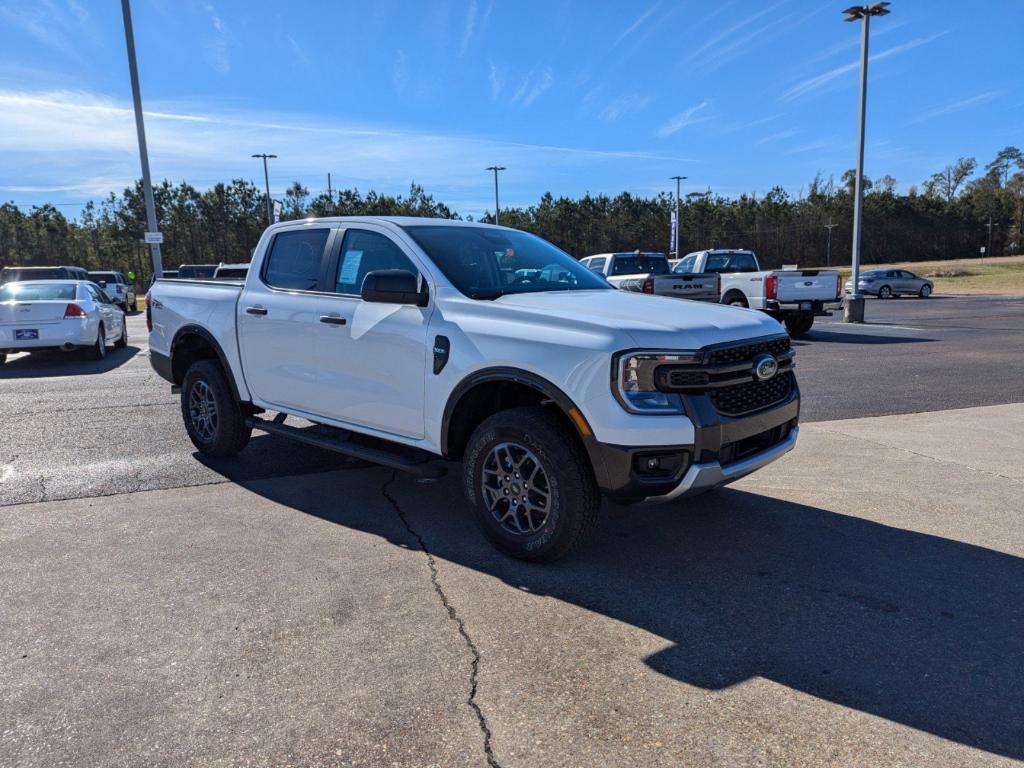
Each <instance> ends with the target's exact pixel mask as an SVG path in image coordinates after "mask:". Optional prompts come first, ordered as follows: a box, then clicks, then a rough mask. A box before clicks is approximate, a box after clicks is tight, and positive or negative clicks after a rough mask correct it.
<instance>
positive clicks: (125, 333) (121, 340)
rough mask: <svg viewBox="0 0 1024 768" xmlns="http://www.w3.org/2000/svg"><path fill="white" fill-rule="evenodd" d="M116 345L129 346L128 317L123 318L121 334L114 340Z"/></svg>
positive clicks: (118, 346) (120, 347)
mask: <svg viewBox="0 0 1024 768" xmlns="http://www.w3.org/2000/svg"><path fill="white" fill-rule="evenodd" d="M114 346H115V347H117V348H118V349H124V348H125V347H127V346H128V320H127V318H124V317H122V318H121V336H120V337H119V338H118V340H117V341H115V342H114Z"/></svg>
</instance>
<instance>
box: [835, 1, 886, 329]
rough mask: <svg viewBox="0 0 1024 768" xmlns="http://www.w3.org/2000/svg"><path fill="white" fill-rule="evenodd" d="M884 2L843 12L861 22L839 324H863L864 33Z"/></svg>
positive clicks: (865, 55) (865, 49)
mask: <svg viewBox="0 0 1024 768" xmlns="http://www.w3.org/2000/svg"><path fill="white" fill-rule="evenodd" d="M888 5H890V3H888V2H881V3H874V4H873V5H854V6H851V7H849V8H847V9H846V10H845V11H843V13H845V14H846V18H845V19H843V20H844V21H858V20H860V21H863V22H864V23H863V26H862V27H861V37H860V121H859V125H858V129H857V177H856V182H855V184H854V190H853V254H852V256H853V258H852V266H853V275H852V277H851V288H850V290H851V293H850V297H849V298H848V299H847V300H846V302H845V303H844V305H843V322H846V323H863V322H864V296H863V295H862V294H861V292H860V287H859V283H860V234H861V228H862V222H861V213H862V208H863V207H864V123H865V120H866V117H867V105H868V32H869V30H870V26H871V17H872V16H885V15H886V14H887V13H889V11H888V9H887V6H888Z"/></svg>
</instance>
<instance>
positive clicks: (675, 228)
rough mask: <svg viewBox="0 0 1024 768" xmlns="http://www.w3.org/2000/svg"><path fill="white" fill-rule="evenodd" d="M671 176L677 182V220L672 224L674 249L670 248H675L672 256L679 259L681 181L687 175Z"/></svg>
mask: <svg viewBox="0 0 1024 768" xmlns="http://www.w3.org/2000/svg"><path fill="white" fill-rule="evenodd" d="M669 178H670V179H675V182H676V220H675V222H674V223H673V224H672V245H673V246H674V249H673V248H670V249H669V250H674V255H673V257H672V258H674V259H678V258H679V182H681V181H682V180H683V179H686V178H687V177H686V176H670V177H669Z"/></svg>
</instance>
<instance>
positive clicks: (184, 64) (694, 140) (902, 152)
mask: <svg viewBox="0 0 1024 768" xmlns="http://www.w3.org/2000/svg"><path fill="white" fill-rule="evenodd" d="M850 2H851V0H845V1H841V2H832V1H831V0H777V1H776V2H772V1H771V0H758V1H757V2H755V1H754V0H732V1H731V2H729V1H723V2H718V1H717V0H674V1H669V0H661V1H658V2H647V0H633V1H632V2H621V1H619V2H602V1H601V0H544V2H534V0H516V1H515V2H513V1H512V0H361V2H349V1H347V0H346V1H344V2H343V1H341V0H336V1H330V0H322V1H321V2H300V1H299V0H291V1H289V0H274V2H264V0H244V2H243V1H242V0H215V1H214V0H211V1H210V2H205V1H203V0H133V1H132V13H133V17H134V25H135V38H136V46H137V50H138V60H139V71H140V77H141V84H142V98H143V105H144V109H145V111H146V131H147V138H148V143H149V150H150V166H151V169H152V175H153V178H154V180H160V179H165V178H166V179H169V180H171V181H172V182H179V181H183V180H184V181H188V182H190V183H191V184H193V185H195V186H196V187H198V188H200V189H205V188H207V187H209V186H210V185H212V184H214V183H216V182H218V181H228V180H230V179H232V178H244V179H247V180H252V181H254V182H256V183H258V184H260V185H262V183H263V178H262V176H263V172H262V165H260V163H259V161H258V160H253V159H252V158H251V155H252V154H253V153H256V152H271V153H274V154H277V155H278V159H276V160H272V161H271V165H270V180H271V192H272V194H273V195H275V196H280V195H281V194H282V193H283V190H284V189H285V188H286V187H287V186H288V185H289V184H291V182H293V181H300V182H301V183H302V184H304V185H305V186H307V187H308V188H309V189H310V191H311V192H312V193H313V194H316V193H319V192H320V191H323V190H326V187H327V174H328V173H331V176H332V183H333V186H334V188H335V189H337V188H344V187H355V188H358V189H359V190H360V191H362V192H366V191H368V190H370V189H375V190H377V191H378V192H385V193H389V194H400V193H405V192H407V190H408V188H409V185H410V183H411V182H414V181H415V182H417V183H419V184H422V185H423V186H424V187H425V188H426V190H427V192H429V193H431V194H433V195H434V196H435V198H437V199H439V200H441V201H443V202H445V203H447V204H448V205H449V206H451V207H452V208H454V209H455V210H456V211H458V212H459V213H461V214H463V215H473V216H479V215H481V214H482V213H484V212H486V211H489V210H492V209H493V179H492V177H491V175H490V173H489V172H487V171H486V170H484V169H485V168H486V167H487V166H490V165H494V164H498V165H503V166H506V167H507V169H508V170H506V171H504V172H503V173H502V176H501V195H502V201H501V203H502V205H503V206H504V205H524V206H525V205H529V204H532V203H535V202H536V201H537V200H538V199H539V198H540V196H541V195H542V194H543V193H544V192H546V191H550V192H551V193H552V194H554V195H555V196H556V197H557V196H559V195H568V196H578V195H582V194H584V193H586V192H590V193H593V194H598V193H605V194H609V195H614V194H618V193H619V192H622V191H628V192H631V193H634V194H638V195H645V196H649V195H655V194H657V193H658V192H660V191H670V190H673V189H674V182H672V181H670V180H669V177H670V176H673V175H676V174H679V175H683V176H687V177H688V178H687V180H686V181H684V182H683V193H684V194H685V193H687V192H691V191H706V190H708V189H711V190H712V191H713V192H715V193H718V194H722V195H726V196H738V195H740V194H743V193H754V194H764V193H765V192H767V191H768V190H770V189H771V188H772V187H773V186H776V185H778V186H781V187H783V188H784V189H785V190H786V191H787V192H789V193H791V194H793V195H799V194H800V193H801V191H802V190H805V189H806V187H807V185H808V182H809V181H810V180H811V179H812V178H813V177H814V176H815V174H817V173H819V172H820V173H821V174H822V175H823V176H825V177H826V178H827V177H829V176H830V175H834V176H835V178H836V179H838V178H839V177H840V176H841V175H842V173H843V171H845V170H846V169H848V168H851V167H853V165H854V164H855V154H856V135H857V104H858V95H857V89H858V82H859V45H860V25H859V23H858V24H852V23H844V22H843V21H842V14H841V10H842V9H843V8H844V7H846V6H847V5H848V4H849V3H850ZM891 10H892V13H891V14H890V15H888V16H885V17H881V18H876V19H874V20H873V21H872V26H871V49H870V57H871V58H870V66H869V80H870V87H869V106H868V128H867V145H866V160H865V173H866V175H867V176H868V177H869V178H870V177H878V176H881V175H883V174H888V175H891V176H893V177H895V178H896V180H897V182H898V188H899V189H900V190H906V189H907V188H909V187H910V186H911V185H913V184H920V183H921V182H922V181H923V180H924V179H926V178H927V177H928V176H930V175H931V174H932V173H933V172H935V171H937V170H939V169H941V168H943V167H944V166H946V165H948V164H950V163H952V162H954V161H955V160H956V159H957V158H958V157H961V156H974V157H977V159H978V160H979V162H980V163H981V164H982V165H984V164H985V163H986V162H988V161H989V160H990V159H991V158H992V157H993V156H994V155H995V153H996V152H997V151H998V150H999V149H1001V148H1002V147H1004V146H1007V145H1011V144H1012V145H1016V146H1024V88H1022V83H1024V78H1022V77H1021V75H1020V66H1019V61H1018V57H1019V43H1020V40H1021V39H1022V37H1024V34H1022V33H1024V2H1022V0H984V2H980V3H964V2H960V1H959V0H957V2H953V1H952V0H894V2H893V3H892V6H891ZM139 175H140V172H139V160H138V145H137V142H136V137H135V124H134V119H133V114H132V110H131V88H130V81H129V76H128V66H127V56H126V52H125V40H124V28H123V26H122V20H121V13H120V3H117V2H115V1H114V0H31V1H28V2H26V0H0V201H7V200H11V201H14V202H15V203H17V204H18V205H20V206H23V207H26V208H27V207H29V206H31V205H33V204H39V203H45V202H52V203H55V204H58V205H60V206H61V210H62V211H63V212H64V213H65V214H66V215H68V216H69V217H73V216H76V215H77V214H78V212H79V210H80V208H81V205H82V204H83V203H84V202H85V201H87V200H90V199H99V198H102V197H105V196H106V195H108V194H109V193H110V192H120V191H121V190H122V189H123V188H124V187H125V186H127V185H129V184H130V183H132V181H133V179H135V178H137V177H139Z"/></svg>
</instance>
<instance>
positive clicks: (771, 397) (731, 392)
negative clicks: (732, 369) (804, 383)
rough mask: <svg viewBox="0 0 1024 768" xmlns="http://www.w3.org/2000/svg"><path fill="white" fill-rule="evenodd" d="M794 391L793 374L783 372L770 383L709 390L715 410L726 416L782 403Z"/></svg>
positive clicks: (751, 383) (737, 385) (754, 382)
mask: <svg viewBox="0 0 1024 768" xmlns="http://www.w3.org/2000/svg"><path fill="white" fill-rule="evenodd" d="M792 391H793V374H792V372H791V371H783V372H782V373H780V374H778V375H777V376H774V377H772V378H770V379H768V381H750V382H746V383H744V384H736V385H734V386H731V387H721V388H719V389H710V390H708V397H709V398H711V404H712V405H713V406H714V407H715V410H716V411H718V412H719V413H721V414H723V415H726V416H741V415H743V414H747V413H752V412H754V411H760V410H761V409H762V408H768V407H770V406H772V405H775V404H776V403H779V402H782V401H783V400H785V399H786V398H787V397H789V395H790V393H791V392H792Z"/></svg>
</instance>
